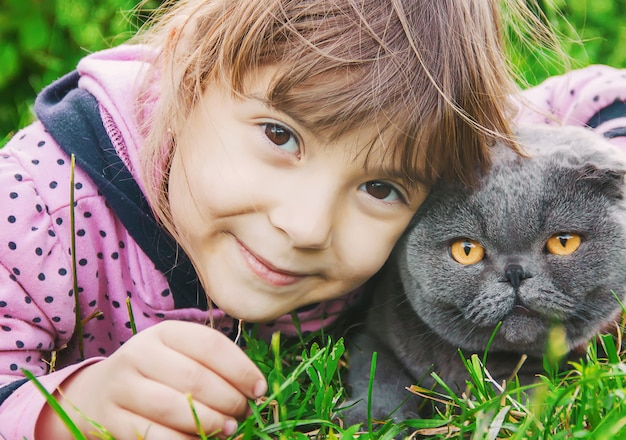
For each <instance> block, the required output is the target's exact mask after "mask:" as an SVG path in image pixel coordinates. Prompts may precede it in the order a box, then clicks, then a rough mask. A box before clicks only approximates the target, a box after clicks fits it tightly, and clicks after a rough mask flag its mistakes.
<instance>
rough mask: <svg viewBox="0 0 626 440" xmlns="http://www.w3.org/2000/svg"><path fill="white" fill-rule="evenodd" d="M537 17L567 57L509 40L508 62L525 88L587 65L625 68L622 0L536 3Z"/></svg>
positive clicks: (538, 0)
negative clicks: (512, 65) (510, 60)
mask: <svg viewBox="0 0 626 440" xmlns="http://www.w3.org/2000/svg"><path fill="white" fill-rule="evenodd" d="M536 4H538V5H539V9H540V10H539V11H537V15H539V16H542V17H543V21H544V22H547V23H549V24H550V25H551V26H552V28H553V29H554V30H555V31H556V32H557V34H558V36H559V38H560V41H561V46H562V48H563V49H564V51H565V53H567V54H568V57H566V58H565V59H558V58H557V57H556V56H555V54H554V53H553V52H550V51H547V50H541V49H540V48H538V47H536V46H535V47H533V46H529V45H523V44H521V43H520V40H519V39H516V38H515V37H514V36H510V40H511V46H512V50H511V58H512V59H513V64H514V65H516V66H517V67H518V69H519V72H520V75H521V77H522V79H523V82H524V83H525V84H531V85H533V84H537V83H539V82H541V81H542V80H544V79H545V78H547V77H548V76H552V75H556V74H560V73H563V71H564V69H567V68H570V69H575V68H579V67H584V66H587V65H589V64H607V65H610V66H614V67H626V20H624V19H625V18H626V0H536Z"/></svg>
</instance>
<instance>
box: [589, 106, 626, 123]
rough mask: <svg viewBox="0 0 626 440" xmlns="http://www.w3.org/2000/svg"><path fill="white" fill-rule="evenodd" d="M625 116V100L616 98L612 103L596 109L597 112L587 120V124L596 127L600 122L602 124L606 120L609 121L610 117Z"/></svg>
mask: <svg viewBox="0 0 626 440" xmlns="http://www.w3.org/2000/svg"><path fill="white" fill-rule="evenodd" d="M625 116H626V101H622V100H621V99H616V100H615V101H613V103H612V104H610V105H607V106H606V107H604V108H601V109H600V110H598V112H597V113H596V114H595V115H593V116H592V117H591V118H590V119H589V121H587V126H588V127H590V128H597V127H598V126H600V124H603V123H604V122H606V121H610V120H611V119H616V118H622V117H625Z"/></svg>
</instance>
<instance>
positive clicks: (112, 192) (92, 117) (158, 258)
mask: <svg viewBox="0 0 626 440" xmlns="http://www.w3.org/2000/svg"><path fill="white" fill-rule="evenodd" d="M78 79H79V74H78V72H76V71H74V72H71V73H69V74H67V75H65V76H64V77H62V78H61V79H59V80H57V81H56V82H54V83H52V84H51V85H50V86H48V87H46V88H45V89H44V90H43V91H42V92H41V94H39V96H38V97H37V99H36V101H35V112H36V114H37V117H38V118H39V119H40V120H41V122H42V123H43V125H44V126H45V128H46V130H47V131H48V132H49V133H50V134H51V135H52V137H53V138H54V139H55V140H56V142H57V143H58V144H59V145H60V146H61V148H62V149H63V151H65V152H66V153H67V154H68V155H70V154H72V153H73V154H74V155H75V156H76V164H77V165H78V166H80V167H81V169H83V170H84V171H85V172H87V174H88V175H89V177H91V179H92V180H93V181H94V183H95V184H96V185H97V186H98V189H99V190H100V192H101V193H102V195H103V196H104V197H105V199H106V200H107V202H108V204H109V206H110V207H111V209H113V211H114V212H115V213H116V215H117V216H118V218H119V219H120V221H121V222H122V224H123V225H124V227H126V229H127V230H128V232H129V233H130V235H131V236H132V237H133V239H134V240H135V241H136V242H137V244H138V245H139V246H140V247H141V249H142V250H143V251H144V252H145V253H146V255H147V256H148V257H149V258H150V259H151V260H152V261H153V262H154V264H155V266H156V268H157V269H158V270H160V271H161V272H163V273H164V274H165V276H166V278H167V281H168V283H169V285H170V290H171V291H172V295H173V297H174V305H175V307H176V308H178V309H180V308H187V307H194V308H200V309H202V310H207V308H208V305H207V299H206V295H205V293H204V290H203V288H202V285H201V284H200V282H199V280H198V276H197V274H196V271H195V269H194V267H193V265H192V264H191V262H190V260H189V258H188V257H187V255H185V253H184V252H183V250H182V249H180V248H179V247H178V245H177V243H176V241H175V240H174V239H173V237H172V236H171V235H170V234H169V233H168V232H167V231H166V230H165V229H164V228H163V227H161V225H159V223H158V222H157V221H156V219H155V218H154V215H153V214H152V211H151V209H150V207H149V205H148V202H147V200H146V198H145V196H144V194H143V193H142V191H141V189H140V188H139V185H138V184H137V182H136V181H135V179H134V178H133V176H132V174H131V173H130V171H129V170H128V168H126V166H125V165H124V163H123V162H122V160H121V159H120V157H119V156H118V155H117V153H116V151H115V148H114V147H113V144H112V143H111V139H109V136H108V134H107V132H106V130H105V128H104V125H103V124H102V119H101V117H100V112H99V109H98V103H97V101H96V99H95V98H94V97H93V95H91V94H90V93H88V92H87V91H85V90H82V89H79V88H78Z"/></svg>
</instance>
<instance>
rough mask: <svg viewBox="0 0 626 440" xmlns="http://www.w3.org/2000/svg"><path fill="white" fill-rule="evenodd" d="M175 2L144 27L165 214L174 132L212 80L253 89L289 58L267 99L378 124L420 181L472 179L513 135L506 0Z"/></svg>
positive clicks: (149, 174) (148, 154) (289, 108)
mask: <svg viewBox="0 0 626 440" xmlns="http://www.w3.org/2000/svg"><path fill="white" fill-rule="evenodd" d="M170 3H171V4H168V5H166V6H165V7H164V8H162V9H160V10H158V11H157V13H156V15H155V18H154V21H153V24H152V25H151V26H149V27H148V28H147V29H146V30H144V31H143V32H141V33H140V34H139V35H138V37H137V38H136V41H138V42H142V43H145V44H148V45H150V46H152V47H154V48H155V49H157V50H158V51H159V53H160V55H159V56H158V58H157V60H156V62H155V63H154V65H155V67H156V69H158V71H157V72H155V76H156V77H158V78H159V80H160V83H159V85H158V99H157V100H155V102H154V106H153V107H152V108H151V111H150V117H149V119H148V120H146V121H144V122H145V127H146V130H145V131H146V134H145V136H146V139H145V144H144V145H143V146H142V158H143V159H142V160H143V164H142V167H143V170H144V174H143V178H144V182H145V183H146V191H147V196H148V198H149V200H150V202H151V205H152V206H153V208H154V209H155V212H156V214H157V217H159V219H160V220H161V221H163V222H164V223H165V224H166V225H167V226H170V227H171V222H170V219H169V202H168V198H167V178H168V177H167V176H168V172H169V164H170V162H171V157H172V155H173V153H174V149H175V148H176V136H177V133H180V132H181V130H183V129H184V126H185V122H186V121H187V119H188V117H189V114H190V112H191V111H192V109H193V108H194V105H195V104H196V103H197V102H198V101H199V99H200V98H201V96H202V94H203V91H204V90H205V88H206V85H207V84H208V83H209V82H211V81H220V82H221V83H223V84H226V85H228V86H230V87H231V88H232V90H233V93H234V94H236V95H237V94H243V93H244V92H245V90H244V87H245V79H246V77H247V75H248V74H249V73H250V72H253V71H254V70H255V69H257V68H259V67H263V66H267V65H273V66H275V67H278V74H277V75H276V77H275V78H274V81H273V82H272V87H271V88H270V90H268V91H267V97H266V98H267V100H268V103H269V104H270V105H272V106H273V107H276V108H277V109H279V110H285V111H286V112H287V113H289V114H290V115H291V116H294V117H295V118H296V119H297V120H298V121H299V122H300V123H302V124H303V125H304V126H306V127H307V128H310V129H311V130H313V131H314V132H315V133H327V134H328V136H329V137H330V138H333V137H337V136H341V135H342V134H343V133H347V132H349V131H352V130H357V129H358V128H359V127H361V126H365V125H370V124H377V125H376V126H377V127H378V128H379V131H380V132H381V134H382V133H383V132H384V134H385V140H386V145H385V146H386V148H388V149H389V150H388V152H387V154H391V155H393V158H394V160H397V161H398V163H400V164H401V166H402V170H403V173H404V174H405V176H406V178H407V179H408V180H410V181H419V182H422V183H425V184H431V183H433V182H435V181H436V180H437V179H440V178H444V179H459V180H461V181H463V182H466V183H471V182H473V180H474V175H475V173H476V171H478V170H484V169H485V168H486V167H487V166H488V165H489V146H490V145H491V144H493V142H494V141H495V140H496V138H499V137H504V138H508V137H509V136H510V132H511V129H510V127H509V120H510V110H509V99H508V97H509V95H510V94H512V93H513V92H514V91H515V89H516V87H515V84H514V82H513V79H512V76H511V75H510V74H509V69H508V66H507V62H506V59H505V55H504V50H503V47H502V41H501V38H502V35H501V34H502V29H501V23H500V8H499V0H179V1H176V2H170ZM513 3H514V4H518V5H521V4H522V3H524V1H523V0H513ZM511 144H512V148H515V145H514V143H511ZM155 164H156V166H155Z"/></svg>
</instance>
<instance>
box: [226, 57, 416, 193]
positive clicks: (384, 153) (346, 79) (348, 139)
mask: <svg viewBox="0 0 626 440" xmlns="http://www.w3.org/2000/svg"><path fill="white" fill-rule="evenodd" d="M289 74H290V71H289V69H288V68H285V66H282V65H274V64H271V65H264V66H260V67H257V68H254V69H251V70H250V71H249V72H247V74H246V75H245V76H244V77H243V81H242V84H241V87H240V88H239V89H240V90H237V87H232V85H231V87H232V88H233V89H234V92H235V95H236V96H237V97H238V98H240V99H251V100H256V101H259V102H261V103H262V104H263V105H265V106H266V107H267V108H268V109H271V110H272V111H276V112H280V113H282V114H284V115H285V116H287V117H288V120H289V121H293V122H294V123H295V125H296V126H297V127H298V128H299V129H300V130H303V131H305V132H306V133H307V135H308V136H311V137H314V138H315V139H316V140H318V141H319V142H320V143H321V144H323V145H328V146H329V147H332V148H342V149H343V150H344V151H345V154H346V159H347V160H349V161H353V162H359V163H362V164H363V167H365V168H366V169H367V170H369V171H372V172H374V171H377V174H381V175H388V176H390V177H391V178H394V179H395V178H397V179H402V180H403V181H406V182H407V184H411V185H421V183H422V182H424V181H425V180H426V179H424V178H423V176H424V173H423V171H424V166H425V164H426V162H425V161H424V160H423V157H419V158H417V159H416V160H410V159H408V156H407V154H406V153H407V152H412V150H414V149H415V145H411V143H410V142H409V141H407V134H406V131H407V130H406V127H405V126H404V124H403V123H402V122H398V121H397V120H390V119H391V117H390V116H389V113H390V111H389V110H388V109H385V108H380V107H377V106H375V105H372V106H371V108H370V109H368V112H367V113H366V112H365V111H363V109H362V108H361V109H360V110H361V113H360V114H359V115H356V114H355V115H354V118H350V117H348V116H346V112H349V111H350V105H349V104H346V102H345V101H344V100H341V99H335V98H334V97H333V96H332V94H333V91H339V90H341V92H342V93H343V94H344V95H350V94H355V95H356V94H358V90H354V91H350V89H351V88H355V86H354V82H353V81H352V75H348V74H347V73H346V72H338V71H332V72H327V73H325V74H324V75H323V76H318V77H315V78H311V79H309V80H304V81H299V82H294V83H293V87H292V88H291V89H288V90H282V89H281V90H277V88H280V87H281V84H284V83H285V81H286V78H287V79H288V77H289ZM407 111H408V110H407ZM410 162H413V163H410Z"/></svg>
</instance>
